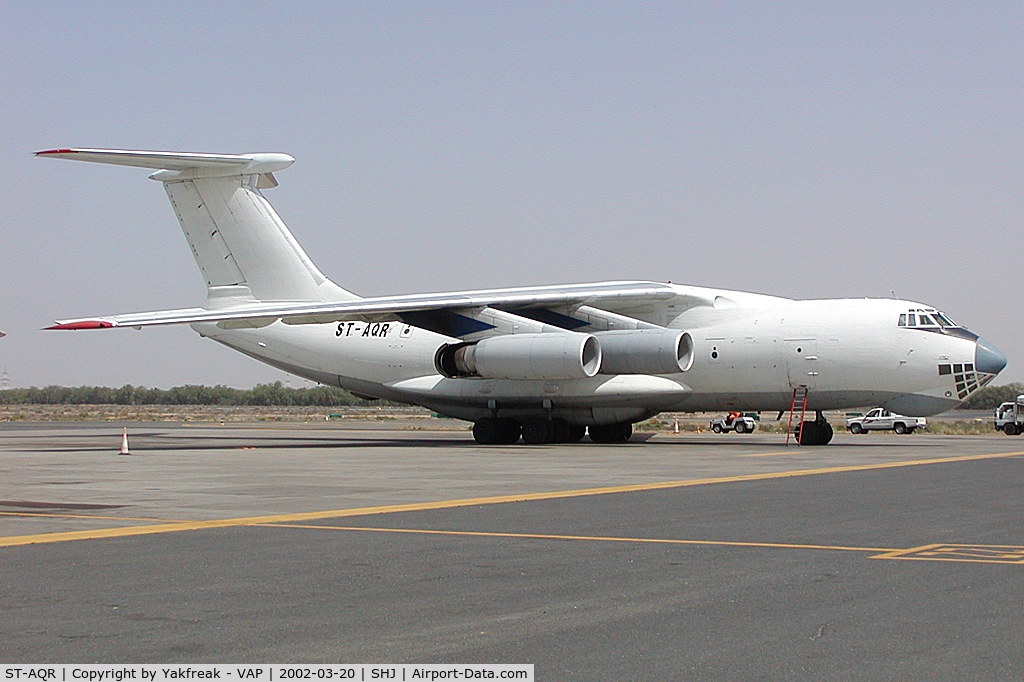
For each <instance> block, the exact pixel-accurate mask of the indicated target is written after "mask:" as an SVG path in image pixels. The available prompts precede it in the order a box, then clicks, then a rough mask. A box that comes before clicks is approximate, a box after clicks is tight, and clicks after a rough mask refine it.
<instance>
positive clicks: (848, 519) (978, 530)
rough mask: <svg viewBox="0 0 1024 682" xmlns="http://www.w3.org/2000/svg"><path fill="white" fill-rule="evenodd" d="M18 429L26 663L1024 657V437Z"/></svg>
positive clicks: (866, 676)
mask: <svg viewBox="0 0 1024 682" xmlns="http://www.w3.org/2000/svg"><path fill="white" fill-rule="evenodd" d="M121 426H122V425H120V424H28V425H18V424H5V425H3V427H0V661H2V662H4V663H37V662H53V663H79V662H81V663H85V662H105V663H118V662H148V663H187V662H225V663H229V662H262V663H268V662H270V663H276V662H310V663H313V662H345V663H374V662H413V663H416V662H419V663H430V662H458V663H495V662H508V663H534V664H535V665H536V674H537V679H538V680H655V679H656V680H662V679H664V680H670V679H672V680H677V679H684V680H686V679H693V680H751V679H754V680H757V679H772V680H775V679H792V680H808V679H816V680H821V679H835V680H862V679H863V680H879V679H901V680H914V679H962V678H969V679H972V680H1004V679H1006V680H1009V679H1020V678H1021V677H1024V637H1022V635H1024V628H1022V626H1021V624H1020V623H1021V618H1020V614H1021V613H1022V612H1024V609H1022V607H1024V603H1022V602H1024V596H1022V594H1021V590H1020V585H1021V583H1022V581H1024V530H1022V529H1024V500H1022V485H1021V483H1022V471H1024V470H1022V467H1024V461H1022V458H1021V456H1022V455H1024V440H1021V439H1016V438H1009V437H1005V436H999V435H992V436H974V437H966V436H964V437H958V436H929V435H923V434H915V435H913V436H895V435H893V434H869V435H862V436H852V435H848V434H837V436H836V438H835V440H834V441H833V443H832V444H831V445H829V446H826V447H805V448H798V447H793V446H790V447H788V448H787V447H786V446H785V444H784V440H785V437H784V436H779V435H775V434H753V435H736V434H728V435H720V436H716V435H713V434H684V435H679V436H655V437H653V438H650V439H649V440H648V441H647V442H632V443H628V444H625V445H595V444H591V443H586V442H585V443H580V444H576V445H545V446H523V445H520V446H515V447H500V446H487V447H483V446H478V445H476V444H475V443H474V442H473V441H472V438H471V436H470V435H469V434H468V433H467V432H459V431H443V432H442V431H437V432H434V431H399V430H377V428H376V427H375V428H373V429H370V428H363V429H351V428H347V427H348V426H349V425H345V427H337V426H333V425H325V424H320V425H289V426H283V427H282V426H280V425H256V424H245V425H233V426H214V425H198V426H197V425H173V424H171V425H168V424H163V423H161V424H131V425H128V428H129V432H128V433H129V438H130V443H131V452H132V454H131V455H129V456H122V455H119V454H118V447H119V446H120V442H121Z"/></svg>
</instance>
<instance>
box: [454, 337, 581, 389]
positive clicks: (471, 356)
mask: <svg viewBox="0 0 1024 682" xmlns="http://www.w3.org/2000/svg"><path fill="white" fill-rule="evenodd" d="M434 364H435V366H436V367H437V370H438V372H440V373H441V374H443V375H444V376H446V377H483V378H486V379H586V378H589V377H592V376H595V375H596V374H597V373H598V372H599V371H600V370H601V344H599V343H598V341H597V339H596V338H595V337H594V336H592V335H590V334H579V333H576V332H565V333H551V334H508V335H503V336H492V337H489V338H486V339H483V340H481V341H478V342H476V343H472V342H470V343H453V344H445V345H443V346H441V347H440V348H438V350H437V355H436V356H435V357H434Z"/></svg>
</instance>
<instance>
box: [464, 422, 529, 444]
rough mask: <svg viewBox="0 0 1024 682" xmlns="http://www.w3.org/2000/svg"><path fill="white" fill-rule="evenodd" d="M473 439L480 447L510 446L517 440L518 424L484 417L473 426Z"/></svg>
mask: <svg viewBox="0 0 1024 682" xmlns="http://www.w3.org/2000/svg"><path fill="white" fill-rule="evenodd" d="M473 438H475V439H476V442H477V443H480V445H511V444H512V443H515V442H516V441H517V440H519V422H517V421H516V420H514V419H496V418H494V417H484V418H483V419H481V420H480V421H478V422H477V423H475V424H473Z"/></svg>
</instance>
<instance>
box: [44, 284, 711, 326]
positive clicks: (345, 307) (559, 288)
mask: <svg viewBox="0 0 1024 682" xmlns="http://www.w3.org/2000/svg"><path fill="white" fill-rule="evenodd" d="M678 296H679V292H678V291H677V290H676V289H674V288H673V287H672V285H670V284H662V283H660V282H599V283H592V284H566V285H553V286H543V287H530V288H513V289H488V290H481V291H460V292H452V293H441V294H415V295H408V296H381V297H375V298H361V299H356V300H350V301H339V302H323V303H320V302H315V303H313V302H287V303H265V302H263V303H253V304H252V305H246V306H241V307H230V308H222V309H207V308H184V309H180V310H161V311H155V312H149V313H129V314H126V315H108V316H103V317H89V318H80V319H74V320H58V321H57V324H55V325H53V326H51V327H47V329H72V330H74V329H107V328H111V327H149V326H155V325H165V324H192V323H196V322H223V323H227V324H229V325H230V326H236V327H259V326H265V325H268V324H270V323H272V322H274V321H276V320H282V321H284V322H285V323H286V324H317V323H327V322H335V321H339V320H345V319H351V318H357V317H362V316H368V315H398V314H400V313H409V312H415V311H438V310H459V309H469V308H481V307H485V306H489V307H494V308H500V309H516V308H518V309H525V308H540V307H553V306H561V305H591V306H594V307H596V308H622V307H628V306H630V305H638V304H643V303H654V302H657V301H663V300H668V299H671V298H674V297H678ZM700 303H706V304H707V305H710V304H711V303H712V301H710V300H708V301H703V300H701V301H700Z"/></svg>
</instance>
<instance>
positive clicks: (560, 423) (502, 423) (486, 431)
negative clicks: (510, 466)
mask: <svg viewBox="0 0 1024 682" xmlns="http://www.w3.org/2000/svg"><path fill="white" fill-rule="evenodd" d="M589 431H590V440H592V441H594V442H595V443H625V442H626V441H627V440H629V437H630V436H631V435H633V425H632V424H630V423H629V422H622V423H619V424H601V425H595V426H591V427H590V429H589ZM586 432H587V427H584V426H580V425H578V424H570V423H569V422H567V421H565V420H564V419H560V418H558V417H555V418H554V419H543V418H537V419H527V420H526V421H524V422H522V423H520V422H517V421H516V420H515V419H508V418H497V417H484V418H483V419H481V420H480V421H478V422H476V423H475V424H474V425H473V438H475V439H476V442H477V443H480V444H481V445H512V444H513V443H516V442H518V441H519V438H520V436H522V438H523V442H524V443H527V444H529V445H541V444H543V443H577V442H579V441H580V440H582V439H583V436H584V435H585V434H586Z"/></svg>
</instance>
